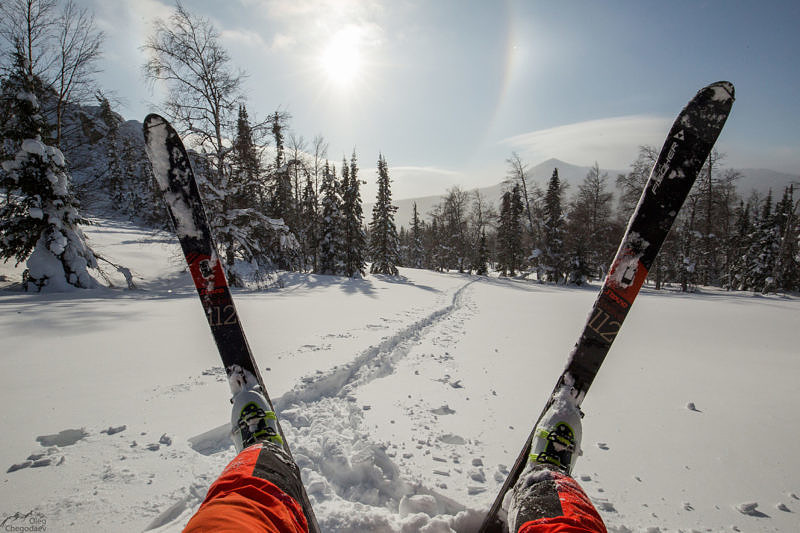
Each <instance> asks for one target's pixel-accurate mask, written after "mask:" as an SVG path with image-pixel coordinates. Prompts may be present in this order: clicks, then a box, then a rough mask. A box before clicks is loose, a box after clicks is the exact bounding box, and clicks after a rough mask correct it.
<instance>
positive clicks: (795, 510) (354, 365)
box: [0, 221, 800, 533]
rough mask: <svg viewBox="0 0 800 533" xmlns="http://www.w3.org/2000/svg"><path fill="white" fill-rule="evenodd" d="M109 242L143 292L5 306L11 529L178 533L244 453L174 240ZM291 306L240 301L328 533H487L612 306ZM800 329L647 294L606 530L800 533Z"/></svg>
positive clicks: (516, 283) (598, 497) (465, 300)
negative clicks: (580, 349) (536, 427)
mask: <svg viewBox="0 0 800 533" xmlns="http://www.w3.org/2000/svg"><path fill="white" fill-rule="evenodd" d="M99 222H100V223H102V225H101V226H97V227H93V228H88V230H87V233H88V234H89V235H90V237H91V239H92V241H91V243H92V246H93V247H94V248H95V250H96V251H98V252H99V253H101V254H103V255H104V256H106V257H108V258H111V259H113V260H115V261H116V262H118V263H122V264H124V265H125V266H128V267H130V268H131V269H132V270H133V271H134V273H135V275H136V281H137V283H138V286H139V289H138V290H134V291H130V290H123V289H104V290H98V291H79V292H74V293H70V294H45V295H36V294H26V293H23V292H17V291H9V290H3V291H0V338H2V349H1V350H0V395H2V397H1V398H0V400H2V404H3V406H4V407H3V409H2V415H0V435H2V443H3V445H2V447H1V448H0V467H2V469H3V470H2V471H3V472H5V473H4V474H3V475H2V483H0V523H2V525H3V527H4V528H5V527H7V526H9V525H14V526H23V525H25V526H30V525H37V524H38V525H44V526H46V531H49V532H60V531H74V532H95V531H97V532H105V531H115V532H127V531H136V532H138V531H144V530H150V531H158V532H177V531H180V530H181V528H182V527H183V526H184V525H185V523H186V522H187V521H188V519H189V517H190V516H191V514H192V513H193V512H194V510H195V509H196V508H197V506H198V505H199V503H200V502H201V501H202V498H203V497H204V496H205V492H206V489H207V488H208V485H209V484H210V483H211V482H213V480H214V479H215V478H216V476H217V475H218V474H219V472H220V471H221V470H222V468H223V467H224V466H225V464H227V462H228V461H229V460H230V459H231V458H232V457H233V456H234V450H233V447H232V444H231V442H230V441H229V439H228V427H227V426H228V420H229V417H230V403H229V402H228V398H229V390H228V385H227V383H226V381H225V378H224V371H223V369H222V368H221V367H220V363H219V358H218V356H217V353H216V349H215V346H214V343H213V341H212V338H211V335H210V332H209V330H208V326H207V323H206V320H205V317H204V314H203V311H202V309H201V306H200V303H199V302H198V299H197V296H196V292H195V290H194V288H193V286H192V283H191V279H190V277H189V275H188V274H187V273H186V272H185V271H184V268H183V262H182V261H183V259H182V256H181V255H180V253H179V248H178V245H177V241H176V240H175V239H174V238H172V236H171V235H170V234H168V233H160V234H155V235H153V234H148V233H145V232H142V231H141V230H139V229H138V228H136V227H134V226H130V225H126V224H121V223H116V222H109V221H99ZM18 273H19V270H16V271H15V270H14V269H13V268H12V266H11V265H0V275H3V276H5V278H3V277H0V280H5V285H8V283H7V282H8V281H9V280H10V279H12V276H18ZM14 279H16V278H14ZM0 284H3V282H2V281H0ZM119 284H120V285H121V286H124V283H123V282H121V280H120V282H119ZM281 285H282V288H277V289H273V290H269V291H259V292H255V291H235V294H234V297H235V299H236V303H237V306H238V310H239V314H240V317H241V319H242V322H243V324H244V328H245V331H246V333H247V335H248V340H249V342H250V345H251V347H252V349H253V351H254V353H255V355H256V358H257V360H258V362H259V365H260V367H261V369H262V373H263V375H264V379H265V381H266V384H267V387H268V388H269V392H270V394H271V396H272V398H273V400H274V401H275V403H276V407H277V408H278V411H279V413H278V414H279V417H281V420H282V424H283V427H284V430H285V431H286V434H287V438H288V439H289V443H290V445H291V447H292V450H293V452H294V455H295V457H296V459H297V461H298V463H299V464H300V466H301V467H302V469H303V476H304V482H305V484H306V487H307V489H308V491H309V493H310V495H311V499H312V502H313V503H314V506H315V509H316V513H317V517H318V519H319V521H320V525H321V526H322V529H323V531H329V532H351V531H352V532H357V531H367V532H371V531H374V532H408V533H410V532H416V531H421V532H435V533H438V532H447V531H451V530H454V531H458V532H470V531H475V530H476V529H477V527H478V525H479V523H480V521H481V519H482V516H483V512H484V510H485V509H486V508H487V507H488V505H489V504H490V503H491V501H492V500H493V498H494V496H495V494H496V492H497V490H498V488H499V486H500V484H501V483H502V481H503V479H504V477H505V473H506V472H507V470H506V469H507V467H509V466H510V465H511V464H513V462H514V459H515V458H516V456H517V454H518V452H519V449H520V448H521V446H522V444H523V439H524V438H525V437H526V435H527V433H528V432H529V431H530V426H531V424H532V423H533V421H534V418H535V417H536V416H537V415H538V414H539V411H540V409H541V406H542V405H543V403H544V401H545V399H546V397H547V394H548V393H549V392H550V390H551V389H552V387H553V385H554V383H555V380H556V378H557V376H558V374H559V373H560V371H561V368H562V367H563V365H564V363H565V360H566V357H567V355H568V353H569V351H570V349H571V347H572V345H573V344H574V342H575V340H576V339H577V337H578V335H579V333H580V331H581V328H582V327H583V324H584V322H585V320H586V316H587V314H588V312H589V308H590V306H591V304H592V303H593V301H594V298H595V295H596V291H597V289H598V285H594V286H591V287H588V288H571V287H554V286H550V285H540V284H538V283H535V282H532V281H526V280H508V279H497V278H480V277H477V276H467V275H459V274H455V273H450V274H440V273H434V272H428V271H423V270H414V269H401V276H400V277H399V278H389V277H383V276H367V277H366V278H365V279H363V280H349V279H344V278H337V277H330V276H316V275H306V274H283V275H282V276H281ZM799 330H800V298H798V297H796V296H784V295H770V296H761V295H752V294H750V293H726V292H724V291H719V290H715V289H703V290H701V291H700V292H698V293H695V294H681V293H678V292H675V291H660V292H656V291H654V290H652V289H648V288H645V289H644V290H643V291H642V293H641V294H640V296H639V298H638V299H637V302H636V304H635V305H634V307H633V309H632V311H631V313H630V315H629V316H628V319H627V321H626V323H625V325H624V326H623V328H622V331H621V333H620V335H619V336H618V338H617V340H616V342H615V344H614V346H613V348H612V350H611V352H610V354H609V356H608V359H607V360H606V362H605V364H604V366H603V368H602V369H601V371H600V374H599V376H598V378H597V379H596V381H595V383H594V385H593V388H592V390H591V391H590V392H589V394H588V395H587V398H586V400H585V401H584V404H583V408H584V411H585V412H586V417H585V419H584V428H583V435H584V436H583V448H584V455H583V456H582V457H581V458H580V459H579V461H578V463H577V466H576V468H575V476H576V478H577V479H578V480H579V481H580V483H581V484H582V485H583V487H584V488H585V490H586V491H587V493H588V494H589V495H590V496H591V498H592V500H593V501H594V503H595V505H596V506H597V507H598V509H599V510H600V513H601V515H602V516H603V518H604V520H605V521H606V523H607V525H608V528H609V531H612V532H632V531H647V532H651V533H655V532H667V531H687V532H688V531H742V532H751V531H752V532H762V531H763V532H766V531H785V532H796V531H800V454H798V453H797V449H798V442H799V441H800V409H798V406H800V349H798V345H799V344H800V342H799V341H800V331H799ZM4 520H5V522H4V523H3V521H4ZM4 530H5V529H4Z"/></svg>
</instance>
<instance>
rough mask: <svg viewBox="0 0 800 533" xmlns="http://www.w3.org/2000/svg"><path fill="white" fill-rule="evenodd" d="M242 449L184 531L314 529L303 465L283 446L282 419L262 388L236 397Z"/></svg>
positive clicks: (302, 532)
mask: <svg viewBox="0 0 800 533" xmlns="http://www.w3.org/2000/svg"><path fill="white" fill-rule="evenodd" d="M231 427H232V428H233V443H234V445H235V446H236V450H237V451H238V452H239V454H238V455H237V456H236V458H235V459H234V460H233V461H231V462H230V464H228V466H227V467H226V468H225V470H223V471H222V474H221V475H220V476H219V478H218V479H217V480H216V481H215V482H214V484H213V485H211V487H210V488H209V489H208V495H207V496H206V499H205V500H204V501H203V503H202V505H201V506H200V509H198V510H197V513H195V515H194V516H193V517H192V519H191V520H190V521H189V524H188V525H187V526H186V529H185V530H184V532H191V533H201V532H204V531H214V532H218V531H231V532H233V531H237V532H239V531H248V532H256V533H308V523H307V521H306V518H305V516H304V515H303V510H302V507H301V506H300V504H299V503H298V502H300V501H302V500H301V498H302V496H301V495H302V494H303V485H302V481H301V480H300V470H299V469H298V468H297V465H296V464H295V462H294V461H293V460H292V458H291V457H290V456H289V454H288V453H286V451H284V449H283V446H282V443H283V441H282V439H281V437H280V432H279V431H278V425H277V418H276V417H275V413H274V412H273V411H272V409H271V408H270V405H269V403H268V402H267V400H266V399H265V398H264V396H263V395H262V394H261V393H260V392H259V391H258V390H257V389H245V390H242V391H240V392H239V393H238V394H236V395H235V396H234V397H233V410H232V414H231Z"/></svg>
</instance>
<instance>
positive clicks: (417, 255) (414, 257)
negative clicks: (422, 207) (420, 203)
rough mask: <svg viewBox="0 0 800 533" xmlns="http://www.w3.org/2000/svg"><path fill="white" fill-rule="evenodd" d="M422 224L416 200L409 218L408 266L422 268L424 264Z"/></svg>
mask: <svg viewBox="0 0 800 533" xmlns="http://www.w3.org/2000/svg"><path fill="white" fill-rule="evenodd" d="M422 230H423V228H422V224H421V222H420V220H419V213H418V212H417V202H414V214H413V215H412V218H411V234H410V238H411V243H410V246H409V252H408V253H409V266H410V267H413V268H423V266H424V264H425V249H424V247H423V245H422Z"/></svg>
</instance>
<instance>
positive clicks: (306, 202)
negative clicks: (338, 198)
mask: <svg viewBox="0 0 800 533" xmlns="http://www.w3.org/2000/svg"><path fill="white" fill-rule="evenodd" d="M300 210H301V213H302V216H301V217H300V222H301V225H302V227H301V229H300V230H299V235H300V243H301V246H302V249H303V257H304V258H305V259H304V264H305V266H306V268H309V269H310V270H312V271H317V270H318V261H319V227H320V222H319V200H318V198H317V192H316V190H315V187H314V181H313V180H312V177H311V175H310V174H307V175H306V184H305V186H304V187H303V196H302V201H301V204H300Z"/></svg>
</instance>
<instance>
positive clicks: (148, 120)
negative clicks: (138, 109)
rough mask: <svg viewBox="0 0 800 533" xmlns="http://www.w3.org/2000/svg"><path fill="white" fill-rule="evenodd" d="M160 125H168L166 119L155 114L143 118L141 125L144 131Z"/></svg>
mask: <svg viewBox="0 0 800 533" xmlns="http://www.w3.org/2000/svg"><path fill="white" fill-rule="evenodd" d="M162 124H169V122H167V119H165V118H164V117H162V116H161V115H158V114H156V113H150V114H149V115H147V116H146V117H144V123H143V124H142V128H143V129H145V130H149V129H150V128H152V127H155V126H160V125H162Z"/></svg>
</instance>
